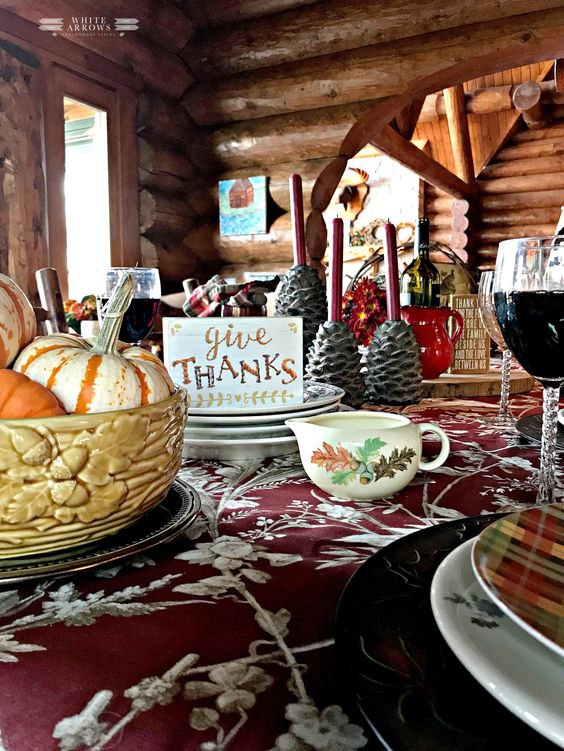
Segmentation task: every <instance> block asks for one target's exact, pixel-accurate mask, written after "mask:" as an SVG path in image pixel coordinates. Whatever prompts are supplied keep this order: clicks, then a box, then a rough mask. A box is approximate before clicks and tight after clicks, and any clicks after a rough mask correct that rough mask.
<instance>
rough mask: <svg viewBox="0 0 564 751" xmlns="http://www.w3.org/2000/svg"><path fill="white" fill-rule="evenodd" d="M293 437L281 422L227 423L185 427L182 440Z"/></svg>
mask: <svg viewBox="0 0 564 751" xmlns="http://www.w3.org/2000/svg"><path fill="white" fill-rule="evenodd" d="M282 435H293V433H292V431H291V430H290V428H287V427H286V426H285V425H284V423H283V422H279V423H273V424H270V423H269V424H267V425H230V424H229V423H228V422H227V421H226V422H225V423H222V424H220V425H186V427H185V428H184V440H187V441H188V440H190V439H191V438H213V439H218V438H244V437H245V436H247V437H248V438H250V439H252V438H276V437H277V436H282Z"/></svg>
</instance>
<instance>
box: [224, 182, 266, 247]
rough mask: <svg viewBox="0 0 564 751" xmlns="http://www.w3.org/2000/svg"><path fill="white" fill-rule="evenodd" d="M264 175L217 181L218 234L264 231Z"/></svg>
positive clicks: (261, 232) (258, 233)
mask: <svg viewBox="0 0 564 751" xmlns="http://www.w3.org/2000/svg"><path fill="white" fill-rule="evenodd" d="M266 187H267V186H266V177H265V176H264V175H258V176H255V177H238V178H237V179H235V180H220V181H219V234H220V235H261V234H265V233H266V232H267V219H266Z"/></svg>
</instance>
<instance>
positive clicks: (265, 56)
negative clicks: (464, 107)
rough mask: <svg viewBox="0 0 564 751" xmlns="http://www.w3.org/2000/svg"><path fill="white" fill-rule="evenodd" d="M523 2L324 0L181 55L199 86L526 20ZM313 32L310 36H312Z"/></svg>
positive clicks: (211, 36)
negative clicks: (328, 54)
mask: <svg viewBox="0 0 564 751" xmlns="http://www.w3.org/2000/svg"><path fill="white" fill-rule="evenodd" d="M557 5H558V3H557V2H555V0H537V1H536V2H535V9H536V10H539V11H542V10H545V11H546V10H548V9H550V8H554V7H556V6H557ZM530 9H531V4H530V2H528V1H527V0H512V2H511V3H501V4H497V5H496V4H495V3H492V2H491V0H475V2H473V3H472V4H471V5H469V4H468V3H467V2H465V0H452V1H451V2H450V3H448V4H445V3H444V2H443V0H427V1H426V2H425V3H424V4H422V3H421V2H420V0H388V2H386V3H382V0H364V2H362V3H343V2H342V0H324V2H321V3H316V4H314V5H311V6H309V7H307V8H303V7H300V8H296V9H295V10H291V11H288V12H285V13H281V14H280V15H278V16H277V17H276V19H275V22H274V23H273V20H272V18H271V17H270V16H268V17H265V18H260V19H257V20H250V21H240V19H237V23H234V24H231V26H230V27H228V28H225V27H224V26H222V27H221V28H219V29H209V30H207V31H204V32H203V33H201V34H199V35H197V36H195V37H193V38H192V40H191V41H190V43H189V44H188V46H187V48H186V49H185V50H184V52H183V57H184V59H185V61H186V62H187V63H188V65H189V66H190V69H191V70H192V72H193V74H194V75H195V76H196V78H197V79H198V80H200V81H209V80H211V79H212V78H225V77H226V76H230V75H235V74H237V73H245V72H248V71H251V70H256V69H258V68H267V67H270V66H274V65H284V64H286V62H287V61H288V60H289V59H291V60H305V59H307V58H313V57H317V56H320V55H324V54H325V53H326V51H327V50H331V53H332V54H335V53H337V52H343V51H346V50H351V49H356V48H358V47H366V46H368V45H376V44H384V43H386V42H396V41H398V40H405V39H406V38H407V37H420V36H422V35H425V34H429V33H436V32H437V31H440V30H447V29H453V28H456V27H459V26H464V25H467V24H468V25H469V24H475V23H480V22H489V21H498V20H499V19H500V18H502V17H503V16H516V15H518V14H521V13H528V12H529V11H530ZM312 30H315V33H312Z"/></svg>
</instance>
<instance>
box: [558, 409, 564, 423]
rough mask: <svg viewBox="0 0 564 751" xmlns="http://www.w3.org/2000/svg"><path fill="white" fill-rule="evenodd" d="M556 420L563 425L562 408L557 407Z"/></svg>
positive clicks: (563, 414) (563, 412)
mask: <svg viewBox="0 0 564 751" xmlns="http://www.w3.org/2000/svg"><path fill="white" fill-rule="evenodd" d="M558 422H559V423H560V424H561V425H564V409H559V410H558Z"/></svg>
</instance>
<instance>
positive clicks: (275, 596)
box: [0, 392, 562, 751]
mask: <svg viewBox="0 0 564 751" xmlns="http://www.w3.org/2000/svg"><path fill="white" fill-rule="evenodd" d="M511 405H512V410H513V413H514V414H515V416H517V417H519V416H521V415H523V414H526V413H527V412H532V411H539V409H540V401H539V394H538V392H532V393H530V394H523V395H518V396H513V397H512V399H511ZM496 408H497V404H496V400H495V399H489V400H487V399H485V400H480V401H478V400H466V401H457V402H445V401H438V400H437V401H436V402H426V403H425V404H423V405H418V406H417V407H412V408H409V409H408V410H404V411H406V412H407V413H409V415H410V416H411V417H412V419H414V420H415V421H423V420H425V421H434V422H437V423H438V424H439V425H441V426H442V427H443V428H444V429H445V430H446V431H447V433H448V435H449V437H450V439H451V444H452V445H451V448H452V453H451V455H450V458H449V460H448V462H447V464H446V465H445V466H443V467H441V468H440V469H438V470H436V471H434V472H431V473H427V474H418V475H417V477H416V479H415V481H414V482H413V483H412V484H411V485H410V486H409V487H408V488H407V489H405V490H404V491H403V492H402V493H400V494H398V495H397V496H395V497H392V498H388V499H385V500H382V501H379V502H376V503H374V504H359V503H354V502H348V501H347V502H344V501H340V500H338V499H336V498H331V497H328V496H327V495H326V494H325V493H323V492H322V491H319V490H317V489H316V488H315V487H314V486H312V485H311V483H310V482H309V481H307V479H306V478H305V476H304V474H303V470H302V468H301V465H300V463H299V459H298V458H297V455H292V456H286V457H281V458H280V459H276V460H272V461H267V462H260V461H247V462H239V463H236V462H231V463H226V464H219V463H209V464H204V463H197V462H190V463H187V464H186V465H185V466H184V467H183V469H182V471H181V474H182V477H183V478H184V479H185V480H186V481H187V482H189V483H190V484H191V485H193V487H194V488H196V489H197V491H198V493H199V494H200V496H201V500H202V513H201V515H200V517H199V518H198V520H197V522H196V524H194V525H193V526H192V527H191V528H190V529H189V531H188V533H187V534H186V535H185V536H183V537H182V539H180V540H177V541H175V542H174V543H171V544H169V545H167V546H164V547H161V548H157V549H154V550H152V551H148V552H147V553H146V554H145V555H142V556H138V557H137V558H133V559H130V560H128V561H126V562H123V563H121V564H119V565H116V566H114V567H108V568H105V569H99V570H97V571H96V572H95V573H92V574H89V575H81V576H77V577H75V578H73V579H70V580H69V579H66V580H51V581H43V582H38V583H36V584H35V585H28V586H25V587H21V588H19V589H14V588H4V589H0V662H1V665H0V684H1V685H0V751H51V750H52V751H55V750H58V751H75V749H76V750H77V751H86V750H88V751H97V750H99V749H113V748H119V749H123V750H124V751H140V750H141V751H145V750H146V751H188V750H190V751H192V750H196V749H201V751H219V750H220V749H227V748H229V749H235V750H237V751H267V750H269V749H273V750H277V751H312V750H315V751H322V750H323V751H349V749H362V748H369V747H370V743H369V741H368V738H367V736H366V734H365V731H364V730H363V729H362V728H360V727H359V726H358V725H356V724H354V723H353V722H352V721H351V720H350V719H349V717H348V716H347V714H346V711H345V709H344V708H343V701H342V693H341V691H342V686H339V685H337V684H338V682H337V680H336V672H335V664H336V660H335V653H334V645H333V619H334V615H335V610H336V606H337V602H338V598H339V595H340V593H341V591H342V589H343V586H344V584H345V582H346V581H347V579H348V578H349V577H350V576H351V574H352V573H353V572H354V571H355V569H356V568H357V567H358V566H359V565H360V564H361V563H362V562H363V561H365V560H366V559H367V558H368V557H369V556H370V555H371V554H373V553H374V552H375V551H377V550H378V549H379V548H381V547H382V546H383V545H386V544H387V543H389V542H391V541H393V540H395V539H397V538H398V537H399V536H401V535H404V534H406V533H408V532H411V531H414V530H418V529H421V528H424V527H428V526H430V525H434V524H440V523H441V522H443V521H445V520H450V519H454V518H457V517H460V516H464V515H476V514H482V513H488V512H493V511H510V510H514V509H520V508H523V507H525V506H528V505H530V504H531V503H532V501H533V500H534V497H535V486H534V480H535V471H536V468H537V466H538V447H536V446H534V445H532V444H530V443H527V442H526V441H524V440H523V439H522V438H520V436H519V435H518V434H517V433H516V432H514V431H511V430H508V431H500V430H499V429H492V428H490V427H488V426H487V425H486V424H484V423H481V422H479V419H478V418H479V417H480V416H483V415H488V414H494V413H495V410H496ZM561 459H562V457H560V471H561V467H562V464H561ZM558 480H559V481H561V478H560V477H558Z"/></svg>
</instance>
